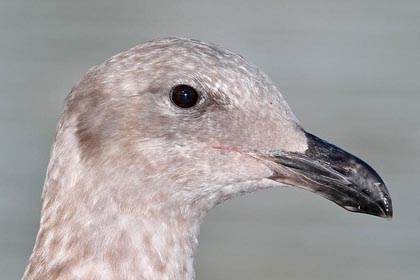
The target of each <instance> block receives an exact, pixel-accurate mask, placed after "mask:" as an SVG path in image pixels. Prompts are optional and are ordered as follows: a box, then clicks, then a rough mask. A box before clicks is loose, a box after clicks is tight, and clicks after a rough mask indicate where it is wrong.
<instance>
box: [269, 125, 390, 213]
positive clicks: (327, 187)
mask: <svg viewBox="0 0 420 280" xmlns="http://www.w3.org/2000/svg"><path fill="white" fill-rule="evenodd" d="M306 137H307V141H308V149H307V150H306V152H305V153H290V152H283V151H275V152H273V153H271V154H270V155H269V159H270V160H271V161H273V162H274V163H276V165H275V166H272V167H274V168H273V171H274V175H273V177H272V178H271V179H273V180H275V181H278V182H282V183H284V184H288V185H292V186H296V187H300V188H303V189H306V190H309V191H311V192H314V193H317V194H319V195H321V196H323V197H325V198H327V199H329V200H331V201H333V202H335V203H336V204H338V205H340V206H341V207H343V208H345V209H347V210H349V211H352V212H358V213H365V214H370V215H374V216H379V217H383V218H388V219H391V218H392V214H393V210H392V201H391V196H390V194H389V191H388V189H387V188H386V186H385V183H384V182H383V180H382V179H381V177H380V176H379V175H378V173H377V172H376V171H375V170H374V169H373V168H372V167H371V166H369V165H368V164H367V163H366V162H364V161H363V160H361V159H359V158H357V157H356V156H354V155H352V154H350V153H348V152H346V151H344V150H343V149H341V148H339V147H337V146H335V145H333V144H330V143H328V142H326V141H324V140H322V139H320V138H318V137H316V136H314V135H312V134H310V133H306Z"/></svg>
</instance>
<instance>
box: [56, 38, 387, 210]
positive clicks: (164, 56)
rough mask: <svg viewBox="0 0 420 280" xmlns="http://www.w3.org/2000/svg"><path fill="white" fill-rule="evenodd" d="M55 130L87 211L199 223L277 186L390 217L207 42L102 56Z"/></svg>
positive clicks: (326, 146) (262, 79) (326, 149)
mask: <svg viewBox="0 0 420 280" xmlns="http://www.w3.org/2000/svg"><path fill="white" fill-rule="evenodd" d="M59 129H60V131H61V133H63V134H66V135H68V137H67V138H68V139H67V140H66V142H68V143H71V145H69V147H70V146H72V147H73V149H70V150H71V156H74V157H76V158H77V163H78V164H77V166H79V168H78V169H77V170H78V173H77V174H78V175H77V176H76V177H77V178H75V179H74V180H76V181H77V180H82V181H85V182H90V183H89V184H83V185H84V186H86V185H87V186H92V187H91V188H90V189H89V188H87V189H84V190H83V192H91V193H93V194H95V196H93V195H90V197H91V199H92V203H95V201H99V200H98V197H107V198H108V199H109V200H108V201H110V203H111V202H112V204H113V206H114V207H117V208H121V209H129V211H140V212H142V213H147V212H148V211H153V210H159V211H162V210H164V211H168V212H171V211H173V209H178V210H180V211H181V212H182V213H184V215H193V216H194V215H197V216H203V214H205V213H206V212H207V211H208V210H209V209H211V208H212V207H214V206H215V205H216V204H218V203H220V202H222V201H224V200H226V199H228V198H231V197H234V196H237V195H239V194H243V193H248V192H253V191H256V190H260V189H265V188H270V187H275V186H280V185H284V186H294V187H299V188H303V189H306V190H309V191H311V192H314V193H317V194H319V195H321V196H323V197H325V198H327V199H329V200H331V201H333V202H335V203H336V204H338V205H340V206H342V207H344V208H345V209H347V210H350V211H354V212H361V213H367V214H372V215H376V216H381V217H391V216H392V205H391V199H390V195H389V192H388V190H387V189H386V187H385V184H384V182H383V181H382V179H381V178H380V177H379V175H378V174H377V173H376V172H375V171H374V170H373V169H372V168H371V167H370V166H369V165H368V164H366V163H365V162H363V161H362V160H361V159H359V158H357V157H355V156H353V155H351V154H350V153H348V152H346V151H344V150H342V149H340V148H338V147H337V146H334V145H332V144H330V143H328V142H326V141H324V140H321V139H320V138H318V137H316V136H314V135H312V134H310V133H308V132H306V131H305V130H304V129H303V127H302V125H301V124H300V123H299V121H298V120H297V118H296V117H295V115H294V114H293V113H292V111H291V109H290V108H289V106H288V104H287V103H286V101H285V100H284V99H283V97H282V95H281V93H280V92H279V90H278V89H277V88H276V86H275V85H274V84H273V82H272V81H271V80H270V79H269V78H268V77H267V75H266V74H264V73H263V72H262V71H261V70H259V69H258V68H257V67H256V66H255V65H253V64H251V63H249V62H247V61H246V60H245V59H244V58H243V57H241V56H240V55H238V54H235V53H233V52H232V51H229V50H227V49H224V48H222V47H219V46H216V45H213V44H209V43H204V42H200V41H195V40H189V39H181V38H169V39H163V40H155V41H151V42H148V43H145V44H142V45H140V46H137V47H134V48H132V49H130V50H128V51H126V52H124V53H121V54H118V55H116V56H114V57H112V58H110V59H109V60H107V61H106V62H105V63H103V64H101V65H99V66H96V67H94V68H92V69H91V70H90V71H89V72H88V73H87V74H86V75H85V76H84V77H83V78H82V79H81V80H80V82H79V83H78V84H77V85H76V86H75V87H74V88H73V90H72V92H71V94H70V95H69V97H68V99H67V106H66V110H65V113H64V115H63V118H62V120H61V122H60V128H59ZM59 133H60V132H59ZM70 138H71V139H70ZM63 141H64V140H63ZM99 181H101V182H106V183H105V184H104V183H101V184H98V182H99ZM98 185H101V187H100V188H98V187H94V186H98ZM79 191H81V190H79ZM105 201H107V200H105Z"/></svg>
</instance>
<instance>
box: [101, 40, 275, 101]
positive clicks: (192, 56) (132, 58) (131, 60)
mask: <svg viewBox="0 0 420 280" xmlns="http://www.w3.org/2000/svg"><path fill="white" fill-rule="evenodd" d="M104 66H106V67H107V68H108V70H112V75H113V76H114V75H118V74H116V73H117V72H119V73H120V74H121V75H125V76H133V75H137V78H138V79H141V80H140V81H139V82H141V83H142V84H137V86H138V87H140V88H143V89H147V88H151V87H154V86H156V84H160V85H164V84H167V83H171V82H172V83H176V82H182V81H185V82H192V83H195V82H197V83H200V84H201V85H205V86H206V87H207V88H209V89H212V90H221V91H224V92H226V91H234V90H235V89H236V90H238V91H243V90H244V89H249V88H254V89H255V88H258V89H259V91H266V92H270V93H271V94H273V93H274V95H276V92H277V90H276V89H275V87H274V85H273V84H272V83H271V81H270V79H268V77H267V76H266V75H265V74H264V73H263V72H262V71H260V70H259V69H258V68H257V67H256V66H255V65H253V64H251V63H249V62H248V61H246V60H245V59H244V58H243V57H241V56H240V55H238V54H236V53H234V52H232V51H230V50H228V49H225V48H223V47H220V46H217V45H214V44H211V43H206V42H201V41H197V40H191V39H182V38H168V39H161V40H155V41H150V42H147V43H144V44H142V45H139V46H137V47H134V48H132V49H130V50H128V51H126V52H123V53H121V54H118V55H116V56H114V57H112V58H110V59H109V60H108V61H107V62H106V63H105V64H104ZM133 78H136V77H134V76H133ZM133 80H134V79H133ZM153 83H154V84H153ZM242 94H243V95H244V94H246V93H245V92H243V93H242ZM278 97H279V96H278Z"/></svg>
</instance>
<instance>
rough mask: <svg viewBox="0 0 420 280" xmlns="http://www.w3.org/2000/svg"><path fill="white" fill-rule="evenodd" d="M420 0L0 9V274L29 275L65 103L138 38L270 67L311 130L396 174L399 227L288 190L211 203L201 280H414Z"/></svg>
mask: <svg viewBox="0 0 420 280" xmlns="http://www.w3.org/2000/svg"><path fill="white" fill-rule="evenodd" d="M419 15H420V2H419V1H383V0H377V1H309V0H306V1H268V2H264V1H230V2H225V1H208V2H206V3H199V2H198V1H191V3H190V2H187V1H147V2H142V1H109V0H107V1H104V0H101V1H99V0H96V1H52V0H44V1H23V0H14V1H6V0H2V1H1V2H0V27H1V28H0V38H1V40H0V155H1V156H0V279H19V278H20V277H21V275H22V273H23V270H24V267H25V265H26V261H27V258H28V256H29V254H30V252H31V249H32V246H33V244H34V239H35V235H36V232H37V228H38V223H39V211H40V195H41V189H42V184H43V180H44V174H45V170H46V166H47V163H48V158H49V149H50V145H51V144H52V141H53V137H54V134H55V126H56V122H57V120H58V117H59V114H60V112H61V110H62V108H63V102H64V98H65V96H66V95H67V93H68V92H69V91H70V89H71V87H72V85H73V84H74V83H75V82H76V81H77V80H78V79H79V78H80V77H81V75H82V74H83V73H84V72H86V71H87V70H88V69H89V68H90V67H91V66H93V65H95V64H97V63H100V62H101V61H103V60H105V59H107V58H108V57H110V56H111V55H113V54H115V53H117V52H119V51H122V50H125V49H127V48H129V47H131V46H133V45H136V44H137V43H140V42H144V41H147V40H150V39H153V38H156V37H165V36H174V35H177V36H183V37H192V38H197V39H202V40H206V41H212V42H215V43H218V44H220V45H223V46H225V47H228V48H230V49H232V50H235V51H236V52H239V53H241V54H242V55H243V56H245V57H246V58H247V59H249V60H251V61H252V62H254V63H255V64H257V65H259V66H260V67H261V68H262V69H264V70H265V71H266V72H267V73H268V74H269V75H270V76H271V77H272V79H273V80H274V81H275V82H276V84H277V85H278V86H279V88H280V89H281V90H282V92H283V94H284V95H285V97H286V99H287V100H288V102H289V104H290V105H291V107H292V108H293V110H294V112H295V113H296V115H297V116H298V118H299V119H300V120H301V122H302V124H303V126H304V127H305V128H306V129H307V130H309V131H311V132H313V133H315V134H317V135H319V136H321V137H323V138H325V139H327V140H329V141H331V142H333V143H335V144H337V145H339V146H342V147H344V148H345V149H347V150H349V151H351V152H353V153H354V154H356V155H359V156H361V157H362V158H364V159H365V160H366V161H368V162H369V163H371V164H372V165H373V166H374V167H375V169H376V170H377V171H378V172H379V173H380V174H381V175H382V176H383V178H384V180H385V182H386V183H387V185H388V187H389V189H390V191H391V194H392V198H393V202H394V207H395V216H394V219H393V220H392V222H388V221H386V220H382V219H379V218H375V217H372V216H366V215H360V214H352V213H349V212H346V211H344V210H343V209H341V208H339V207H337V206H336V205H334V204H333V203H331V202H329V201H327V200H325V199H322V198H320V197H318V196H316V195H314V194H311V193H308V192H305V191H302V190H297V189H291V188H290V189H286V188H284V189H276V190H270V191H265V192H260V193H256V194H252V195H247V196H244V197H241V198H238V199H235V200H232V201H229V202H227V203H225V204H223V205H220V206H218V207H217V208H216V209H214V210H213V211H212V212H211V213H210V215H209V217H208V218H207V219H206V221H205V224H204V225H203V227H202V232H201V235H200V247H199V250H198V256H197V263H196V270H197V278H198V279H212V280H215V279H242V280H245V279H289V280H296V279H312V280H316V279H323V280H325V279H341V280H350V279H381V280H388V279H389V280H395V279H404V280H414V279H419V274H420V203H419V200H420V187H419V181H420V180H419V179H420V175H419V173H420V170H419V160H420V148H419V142H420V120H419V119H420V118H419V115H420V109H419V105H420V28H419V27H420V16H419Z"/></svg>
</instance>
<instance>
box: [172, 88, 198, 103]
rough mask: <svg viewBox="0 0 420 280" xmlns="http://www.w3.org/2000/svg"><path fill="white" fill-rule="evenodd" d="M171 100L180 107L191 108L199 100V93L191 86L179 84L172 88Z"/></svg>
mask: <svg viewBox="0 0 420 280" xmlns="http://www.w3.org/2000/svg"><path fill="white" fill-rule="evenodd" d="M171 100H172V102H173V103H174V104H175V105H176V106H178V107H180V108H191V107H193V106H194V105H195V104H197V102H198V93H197V91H196V90H195V89H194V88H192V87H190V86H187V85H177V86H175V87H174V88H172V91H171Z"/></svg>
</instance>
